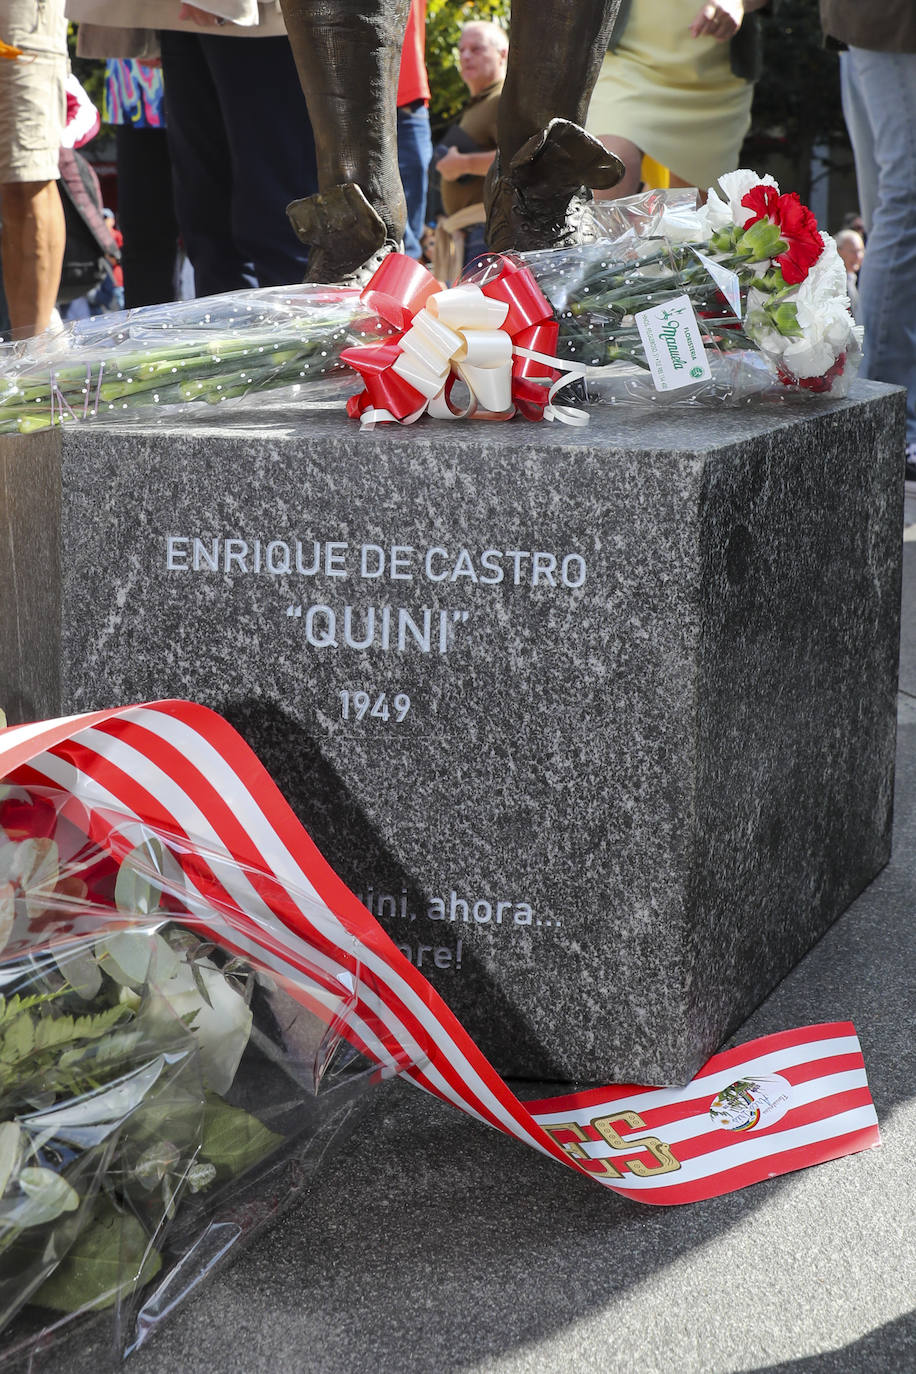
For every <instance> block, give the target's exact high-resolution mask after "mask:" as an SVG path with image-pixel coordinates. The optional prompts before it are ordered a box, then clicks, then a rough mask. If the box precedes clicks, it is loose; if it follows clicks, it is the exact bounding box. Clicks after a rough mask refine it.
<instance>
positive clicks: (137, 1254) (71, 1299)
mask: <svg viewBox="0 0 916 1374" xmlns="http://www.w3.org/2000/svg"><path fill="white" fill-rule="evenodd" d="M161 1268H162V1256H161V1255H160V1254H159V1252H158V1251H157V1250H154V1249H153V1248H152V1246H151V1245H150V1243H149V1240H148V1237H147V1235H146V1232H145V1231H144V1229H143V1227H142V1226H141V1224H140V1222H139V1221H138V1220H137V1218H136V1217H135V1216H133V1215H132V1214H131V1213H129V1212H125V1213H121V1212H119V1211H118V1210H117V1208H116V1207H115V1206H114V1204H113V1203H112V1202H110V1201H109V1199H108V1198H102V1199H100V1201H99V1203H98V1204H97V1207H96V1212H95V1215H94V1217H93V1219H92V1221H91V1222H90V1223H89V1225H88V1226H87V1227H86V1229H85V1230H84V1231H83V1232H82V1233H81V1234H80V1235H79V1236H78V1237H77V1238H76V1240H75V1241H74V1243H73V1245H72V1246H71V1247H70V1249H69V1250H68V1252H67V1254H66V1256H65V1258H64V1259H63V1260H62V1261H61V1263H60V1264H59V1265H58V1266H57V1268H56V1269H55V1270H54V1273H53V1274H52V1275H51V1276H50V1278H48V1279H46V1280H45V1282H44V1283H43V1284H42V1286H41V1287H40V1288H39V1289H38V1291H37V1292H36V1293H34V1294H33V1295H32V1298H31V1299H30V1301H31V1302H32V1303H34V1304H35V1305H36V1306H38V1307H50V1308H53V1309H54V1311H56V1312H79V1311H82V1310H83V1309H86V1310H89V1309H96V1310H99V1309H102V1308H105V1307H111V1306H112V1305H113V1304H114V1303H115V1302H116V1301H117V1299H118V1298H119V1297H120V1296H121V1295H122V1294H126V1293H130V1292H132V1291H133V1289H134V1288H135V1287H138V1286H142V1285H143V1284H145V1283H149V1281H150V1279H152V1278H155V1276H156V1275H157V1274H158V1273H159V1270H160V1269H161Z"/></svg>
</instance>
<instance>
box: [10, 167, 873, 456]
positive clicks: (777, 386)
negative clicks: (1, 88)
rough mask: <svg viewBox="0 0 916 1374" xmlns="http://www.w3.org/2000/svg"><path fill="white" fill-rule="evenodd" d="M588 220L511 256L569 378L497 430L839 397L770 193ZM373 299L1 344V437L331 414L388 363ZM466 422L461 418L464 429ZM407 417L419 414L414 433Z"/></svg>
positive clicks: (742, 191)
mask: <svg viewBox="0 0 916 1374" xmlns="http://www.w3.org/2000/svg"><path fill="white" fill-rule="evenodd" d="M591 216H592V228H593V231H594V235H595V238H594V241H593V242H591V243H588V244H584V245H578V246H575V247H571V248H559V249H548V250H545V251H543V252H537V253H523V254H513V255H510V256H511V260H512V262H513V263H516V264H517V263H521V264H523V265H524V266H525V267H526V268H528V269H529V271H530V272H531V274H532V276H533V277H534V279H535V281H536V283H537V286H538V287H539V288H540V291H541V292H542V293H543V296H544V297H545V298H546V301H547V302H548V303H549V307H550V308H552V310H553V312H554V316H555V319H556V322H557V324H558V326H559V328H558V333H557V338H556V344H555V356H556V360H557V364H558V367H559V368H560V370H561V371H562V370H563V369H565V374H564V376H560V375H559V373H558V371H557V370H556V369H552V368H551V367H550V366H549V362H550V360H549V359H545V358H544V357H543V355H542V356H541V357H540V358H539V359H528V361H527V362H526V364H525V366H524V367H523V369H522V372H523V374H524V375H525V377H526V379H527V381H528V383H529V385H528V389H527V400H528V405H527V407H521V406H517V407H515V406H510V407H509V408H508V409H507V410H506V411H505V412H504V413H503V417H504V418H509V417H510V416H511V415H512V414H513V413H514V410H515V409H516V408H518V409H523V410H524V413H525V414H527V415H528V416H529V418H537V417H539V416H540V415H541V414H544V413H546V414H547V415H548V417H550V418H557V419H563V418H564V413H563V409H562V406H561V407H559V408H558V409H556V410H554V409H548V408H547V407H548V391H550V389H551V388H553V390H552V391H551V393H550V394H551V396H553V395H555V394H556V395H558V397H559V399H560V400H561V401H562V400H564V399H566V398H567V396H568V394H569V393H568V392H567V391H566V390H565V389H566V387H568V384H569V382H573V383H579V384H580V394H581V384H584V385H585V387H586V394H587V397H588V398H589V399H590V400H601V401H609V402H617V403H619V402H627V403H638V404H643V405H645V404H656V403H664V404H685V403H687V404H712V405H723V404H741V403H744V402H746V401H748V400H749V399H751V398H755V397H764V398H766V399H767V400H771V399H774V398H780V397H790V396H792V397H796V398H798V397H800V396H805V395H812V394H829V395H831V396H834V397H837V396H842V395H845V394H846V392H847V391H848V389H849V386H850V384H851V383H852V381H853V379H854V377H855V375H856V372H857V370H858V367H859V363H860V359H861V329H859V327H858V326H856V325H855V323H854V321H853V319H852V316H851V314H850V310H849V301H848V298H847V295H846V273H845V267H844V265H843V263H842V260H841V259H840V257H839V254H838V253H837V250H836V244H835V243H834V240H833V239H832V238H831V237H830V236H829V235H828V234H824V233H822V232H821V231H820V230H819V229H818V227H817V224H816V222H815V220H814V216H813V215H812V214H811V212H810V210H808V209H807V207H806V206H804V205H802V204H801V203H800V202H799V200H798V197H797V196H796V195H794V194H787V195H783V194H781V193H780V191H779V188H778V186H777V185H776V183H775V182H774V181H773V178H772V177H769V176H762V177H761V176H759V175H758V174H757V173H755V172H752V171H746V170H741V171H736V172H730V173H727V174H726V175H725V176H723V177H721V178H720V181H719V183H718V185H717V187H713V188H710V190H709V192H708V194H707V199H706V202H705V204H704V205H703V206H702V207H699V208H698V207H697V195H696V192H695V191H693V190H689V189H688V190H674V191H650V192H646V193H644V194H641V195H638V196H633V197H630V198H628V199H625V200H619V201H609V202H603V203H596V204H595V205H594V206H593V207H592V210H591ZM502 262H503V260H502V259H500V258H499V257H497V256H496V255H484V257H483V258H481V259H478V260H477V261H476V262H475V263H474V264H472V265H471V267H470V268H469V269H468V271H467V272H466V273H465V276H464V277H463V278H462V282H463V283H472V284H478V285H480V284H484V285H485V284H486V283H487V281H489V280H492V278H493V276H494V274H498V273H499V271H500V270H501V263H502ZM383 270H387V269H385V264H384V263H383ZM371 289H372V284H371V283H370V285H369V288H368V289H367V292H366V293H363V294H362V295H361V293H360V292H359V291H358V290H356V289H355V288H347V287H342V286H300V287H294V286H291V287H270V288H266V289H262V290H253V291H240V292H230V293H227V294H225V295H222V296H211V297H207V298H203V299H201V300H197V301H183V302H176V303H174V304H171V305H160V306H150V307H145V308H141V309H137V310H133V311H129V312H126V313H122V314H120V315H108V316H102V317H97V318H95V319H91V320H88V321H79V322H77V323H75V324H72V325H69V326H68V327H67V328H66V329H65V330H64V332H63V333H62V334H58V335H51V334H49V333H46V334H43V335H40V336H38V338H36V339H34V340H29V341H27V342H26V343H22V344H14V345H9V346H7V347H6V349H5V350H4V352H5V357H4V356H2V355H0V434H2V433H30V432H32V431H35V430H41V429H47V428H48V427H49V426H52V425H66V424H72V423H91V424H99V423H104V422H105V421H116V422H117V423H118V424H122V425H123V424H125V423H128V424H134V423H135V424H138V425H142V426H144V427H148V426H150V425H157V424H162V423H172V422H173V421H174V419H175V417H176V416H178V415H181V416H182V417H191V416H193V415H198V416H203V417H205V418H206V417H209V416H210V415H212V413H213V407H215V406H217V405H219V406H228V407H231V408H236V407H241V408H247V409H251V408H255V409H256V408H257V407H259V406H261V405H262V404H263V403H264V398H269V399H270V400H271V401H273V402H274V403H278V404H293V405H322V406H331V407H340V408H343V407H344V406H345V405H346V403H347V400H348V398H352V396H353V390H354V384H355V382H356V380H357V379H356V373H355V372H354V371H353V370H351V368H350V367H348V366H347V365H346V363H345V362H344V361H343V360H342V359H341V354H342V353H344V351H345V350H347V351H348V352H349V355H350V358H351V360H352V354H353V350H354V349H358V348H360V347H366V348H371V347H372V346H373V345H377V344H385V343H386V341H387V342H391V343H393V344H395V345H396V347H395V349H394V351H395V353H396V352H397V347H399V346H400V339H401V337H402V333H403V325H402V327H401V329H398V328H396V327H395V326H394V324H393V323H392V322H391V316H390V314H389V317H388V322H386V319H385V318H382V317H381V316H380V315H379V314H378V313H376V310H375V309H374V308H373V306H372V304H371V299H372V298H371ZM685 298H686V300H687V302H688V303H689V304H688V306H687V309H686V311H685V309H684V305H683V302H684V299H685ZM669 306H670V307H671V309H672V310H676V309H679V310H680V322H683V319H684V316H685V315H686V314H687V313H689V315H690V317H691V319H693V320H694V321H695V324H694V325H691V330H694V329H695V330H696V331H697V332H696V334H695V338H696V339H697V340H698V354H699V356H698V357H692V358H691V359H690V360H689V363H688V364H687V366H686V367H684V370H683V371H682V372H681V373H680V375H678V376H677V377H676V378H675V379H674V381H673V382H672V381H671V379H670V378H669V381H668V384H666V385H662V384H661V383H660V380H659V376H658V375H657V371H653V366H652V362H651V360H650V358H649V357H648V355H647V350H646V345H645V341H644V332H645V331H641V325H640V320H641V319H642V321H643V324H645V322H646V320H647V318H648V312H653V311H654V312H656V313H657V312H659V311H661V312H664V311H665V310H666V309H667V308H668V307H669ZM661 328H664V326H661ZM392 336H394V338H392ZM515 342H516V341H515V340H513V353H516V354H517V351H518V350H517V349H516V348H515V347H514V345H515ZM661 351H662V352H663V353H664V351H665V349H664V347H662V350H661ZM684 361H685V360H684V358H683V357H680V358H679V359H678V364H677V365H678V366H681V365H682V364H683V363H684ZM516 362H517V358H516ZM698 363H699V364H701V365H700V366H693V365H691V364H698ZM373 365H374V364H373ZM395 370H396V369H395ZM454 370H455V371H456V373H459V372H460V368H456V369H454ZM517 371H518V369H517V368H514V373H515V372H517ZM700 374H702V375H700ZM564 377H565V379H564ZM452 380H454V379H452ZM532 386H533V387H534V392H535V395H536V394H537V392H538V388H539V386H540V387H541V388H542V390H543V397H544V404H543V405H539V404H537V403H535V404H534V405H533V406H532V405H531V394H532V393H531V387H532ZM513 394H514V393H513ZM417 400H418V402H420V403H422V400H423V398H422V396H418V397H417ZM477 410H478V411H479V413H481V414H482V413H484V411H485V407H483V406H478V407H477ZM473 411H474V406H473V404H472V406H471V407H470V410H464V411H462V412H461V413H473ZM421 413H422V404H420V406H419V407H418V408H417V410H416V413H415V414H412V415H411V417H410V418H411V419H416V418H418V416H419V414H421ZM439 413H442V414H444V415H447V414H448V409H445V410H444V411H440V412H439ZM387 418H389V419H390V418H395V417H391V416H388V417H387ZM397 418H403V417H400V416H399V417H397ZM567 418H568V413H567ZM577 422H581V417H578V419H577Z"/></svg>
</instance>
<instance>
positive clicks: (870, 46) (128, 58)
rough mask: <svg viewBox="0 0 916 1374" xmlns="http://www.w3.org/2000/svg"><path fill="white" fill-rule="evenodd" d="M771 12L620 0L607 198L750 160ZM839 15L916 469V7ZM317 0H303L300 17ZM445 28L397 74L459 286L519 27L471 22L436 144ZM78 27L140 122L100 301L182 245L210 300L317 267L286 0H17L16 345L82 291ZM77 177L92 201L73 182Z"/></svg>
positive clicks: (0, 117)
mask: <svg viewBox="0 0 916 1374" xmlns="http://www.w3.org/2000/svg"><path fill="white" fill-rule="evenodd" d="M767 3H768V0H706V3H704V4H702V5H701V6H700V7H699V8H698V7H697V0H620V4H619V7H616V9H615V15H614V21H613V26H612V28H611V30H610V41H609V44H608V51H607V55H606V57H605V60H604V64H603V66H602V68H601V71H600V74H599V76H598V80H597V84H596V85H595V88H594V91H593V94H592V100H591V106H590V109H589V116H588V128H589V130H590V132H591V133H593V134H594V135H595V136H596V137H597V138H598V139H600V141H601V143H602V144H603V145H604V147H605V148H606V149H607V150H608V153H609V154H613V155H614V156H615V157H616V158H619V159H620V164H619V165H620V167H621V175H620V178H619V180H618V182H617V185H616V186H612V187H610V188H609V189H606V190H603V191H599V192H598V193H597V194H598V195H601V196H607V197H617V196H624V195H630V194H633V193H634V192H635V191H636V190H637V189H638V187H639V184H640V178H641V176H642V169H643V166H644V159H646V158H648V159H651V160H652V162H653V163H655V164H659V165H660V166H661V167H662V168H664V169H666V175H667V181H668V184H669V185H671V186H698V187H704V186H708V185H710V184H712V183H713V182H714V181H715V179H716V178H717V176H718V175H719V174H720V173H721V172H724V171H727V170H730V169H731V168H732V167H734V166H736V165H737V163H738V156H739V153H740V148H741V144H742V141H743V139H744V137H745V134H746V133H747V129H748V126H749V123H750V112H751V102H752V98H753V90H754V83H755V82H756V81H757V80H758V79H759V78H760V75H761V68H762V64H761V39H760V26H759V14H758V12H759V11H761V10H763V9H764V8H765V6H766V5H767ZM211 5H212V8H211V7H210V6H211ZM820 7H821V18H822V26H823V31H824V35H825V39H826V40H827V42H828V43H829V44H833V45H835V46H837V47H840V48H842V52H841V55H840V65H841V73H842V89H843V103H844V112H845V115H846V120H847V125H848V129H849V135H850V141H851V143H852V147H853V151H854V156H855V163H856V175H857V181H858V188H859V205H860V222H858V223H857V224H855V225H853V224H849V225H844V226H843V228H842V229H841V231H840V232H839V234H838V237H837V243H838V248H839V250H840V253H841V255H842V256H843V259H844V261H845V263H846V266H847V280H848V285H849V296H850V301H851V303H852V308H853V311H854V313H855V315H856V318H857V319H858V320H860V321H861V322H862V323H863V325H864V328H865V363H864V372H865V375H866V376H869V377H874V378H877V379H879V380H884V381H890V382H897V383H899V384H900V385H902V386H905V387H906V388H907V393H908V402H907V445H908V447H907V475H908V477H913V478H914V479H916V326H914V325H913V323H912V320H913V317H914V312H913V311H912V310H911V309H910V308H909V301H910V297H911V296H912V295H913V292H914V291H916V235H914V232H913V230H912V221H913V207H914V204H916V157H914V154H913V140H912V129H913V128H914V127H916V11H914V8H913V6H912V4H911V3H908V0H887V3H886V4H883V5H882V6H863V5H861V4H860V3H857V0H820ZM294 13H295V9H294V7H293V6H290V5H289V4H288V5H287V17H288V18H289V16H290V15H293V14H294ZM425 18H426V0H411V3H410V11H409V16H408V21H407V30H406V34H405V37H404V43H403V49H402V54H401V65H400V75H399V80H398V86H397V153H398V159H397V161H398V169H399V172H400V179H401V186H402V189H403V193H404V197H405V199H406V204H407V225H406V229H405V234H404V249H405V251H406V252H407V253H409V254H411V255H412V256H414V257H417V258H419V257H424V258H426V259H427V260H428V261H429V262H430V263H431V265H432V268H433V271H434V273H435V274H436V275H437V276H438V277H439V278H440V280H443V281H448V282H451V281H454V280H456V279H457V278H458V276H459V275H460V273H461V271H462V270H463V268H464V267H465V266H466V265H467V264H468V263H469V262H470V261H472V260H473V259H474V258H475V257H476V256H477V255H479V254H480V253H481V252H483V251H485V250H486V247H487V241H486V219H487V214H486V210H485V182H486V177H487V173H488V172H489V171H490V169H491V167H492V164H493V162H494V159H495V158H496V157H497V148H498V146H499V105H500V93H501V91H502V88H503V82H504V80H505V78H506V70H507V58H508V49H509V39H508V35H507V34H506V32H505V31H504V30H503V29H502V28H501V27H500V26H499V25H498V24H495V23H492V22H485V21H480V20H473V19H472V20H471V21H469V22H467V23H465V24H464V26H463V28H462V31H461V36H460V41H459V44H458V50H457V60H458V67H459V71H460V74H461V78H462V80H463V82H464V84H465V86H466V88H467V99H466V102H465V104H464V106H463V108H462V109H461V111H460V113H459V115H458V116H457V118H456V119H455V121H454V123H453V124H452V125H451V126H450V127H449V128H447V129H446V130H445V131H444V132H442V133H441V134H440V135H439V138H438V142H437V144H436V146H435V148H434V147H433V142H432V136H431V131H430V120H429V102H430V88H429V82H428V77H427V72H426V68H425V63H424V34H425ZM68 20H71V21H73V22H75V23H76V24H77V25H78V43H79V48H78V51H79V53H80V54H81V55H82V56H85V57H95V58H98V59H102V60H104V61H105V63H106V75H105V97H104V102H103V109H102V115H103V117H104V119H105V121H106V123H109V124H111V125H114V126H115V129H116V150H117V171H118V216H119V226H120V227H119V233H118V236H117V237H119V238H120V237H123V243H122V245H121V246H120V250H119V248H118V247H117V246H116V247H115V248H114V251H113V252H111V251H109V250H110V242H109V240H104V252H103V255H102V256H103V257H105V256H107V257H108V259H109V260H110V263H111V272H110V276H111V280H112V282H113V283H114V288H116V289H112V290H110V291H109V292H108V295H107V297H105V299H104V301H103V302H102V304H100V303H99V301H100V299H101V298H100V297H98V293H97V298H96V300H95V301H94V302H91V304H92V308H96V306H98V308H103V304H108V305H112V304H113V305H115V306H117V305H120V304H121V303H122V300H123V303H124V304H125V305H126V306H128V307H133V306H137V305H144V304H154V303H159V302H162V301H166V300H169V299H172V298H174V296H175V294H176V292H177V291H178V290H179V285H178V265H179V262H180V257H179V245H180V246H181V250H182V251H183V253H184V254H185V255H186V256H187V258H188V259H189V261H190V264H191V266H192V267H193V281H194V290H195V291H196V293H197V294H198V295H208V294H212V293H217V292H223V291H230V290H234V289H237V288H240V287H245V286H254V285H261V286H264V285H274V284H280V283H288V282H293V281H297V280H301V279H302V277H303V274H304V272H305V271H306V269H307V267H308V263H309V248H308V246H307V244H305V243H303V242H302V241H301V238H300V237H299V236H298V235H297V233H296V232H295V228H294V226H295V215H294V214H293V213H292V208H294V206H295V205H296V204H298V205H307V204H310V203H311V200H313V199H315V198H316V192H317V189H318V184H319V165H320V159H321V158H322V157H325V158H326V157H327V156H328V153H327V149H326V147H325V141H326V140H322V138H321V137H319V140H318V142H319V149H318V150H317V151H316V141H315V139H314V137H313V134H312V123H311V122H310V118H309V110H308V107H307V105H306V100H305V97H304V95H303V90H302V85H301V84H300V78H302V80H303V81H304V80H305V77H306V73H305V72H304V71H303V70H302V69H301V68H302V58H301V55H300V70H299V71H298V72H297V67H296V62H295V61H294V58H293V52H292V50H291V47H290V43H289V40H288V37H287V33H286V28H285V26H284V15H283V13H282V12H281V8H280V4H279V3H278V0H208V3H207V4H206V5H192V4H187V3H183V0H0V39H2V40H3V41H4V42H5V43H6V44H8V45H10V47H9V49H8V52H7V55H8V57H10V59H11V60H6V61H0V215H2V261H3V282H4V287H5V292H6V301H7V308H8V312H9V324H10V328H11V333H12V337H14V338H20V337H27V336H29V335H31V334H34V333H36V332H39V331H41V330H43V329H45V328H46V327H47V326H48V324H49V322H50V321H51V320H52V318H53V312H54V308H55V302H56V301H57V300H58V294H59V291H60V265H61V262H62V260H63V255H64V247H65V242H66V239H67V221H66V220H65V215H64V209H63V206H62V201H61V196H60V194H59V192H58V179H59V176H60V175H61V157H60V150H61V148H62V147H64V146H66V144H67V136H66V132H65V130H66V127H67V123H68V117H67V81H68V70H69V67H68V51H67V22H68ZM329 51H330V50H329ZM309 76H310V79H312V80H313V84H314V73H309ZM337 79H340V78H339V77H338V78H337ZM343 79H344V80H345V79H346V75H345V76H344V78H343ZM322 90H323V91H324V95H325V99H324V100H323V101H322V103H321V106H320V119H319V124H321V123H322V121H326V120H327V119H333V117H334V108H333V107H334V102H335V100H339V99H340V98H341V97H340V94H339V90H338V88H337V87H336V86H335V85H334V83H333V82H332V81H329V82H327V83H325V85H324V86H323V87H322ZM268 91H269V92H270V99H269V100H267V99H265V92H268ZM325 105H327V106H328V108H327V109H325ZM315 111H316V106H315V103H314V100H313V105H312V112H313V115H315ZM72 114H73V112H72V110H71V123H72ZM319 133H321V130H320V129H319ZM71 146H72V144H71ZM77 146H78V144H77ZM338 155H339V151H338ZM345 160H346V159H345ZM65 190H66V196H67V197H71V190H70V187H69V182H67V180H66V178H65ZM90 199H91V197H90ZM317 199H320V197H317ZM288 207H291V215H290V217H288V216H287V208H288ZM83 218H84V219H85V218H86V217H85V215H84V216H83ZM290 218H292V220H293V223H291V222H290ZM111 229H112V226H111V225H109V226H108V231H109V234H110V232H111ZM98 237H99V239H100V242H101V241H102V240H103V237H104V236H103V235H102V234H101V233H100V234H99V235H98ZM866 238H867V241H868V246H867V250H866ZM119 260H120V261H119ZM313 268H314V263H313ZM122 274H123V292H121V293H120V294H119V292H120V283H121V275H122ZM313 276H314V273H313Z"/></svg>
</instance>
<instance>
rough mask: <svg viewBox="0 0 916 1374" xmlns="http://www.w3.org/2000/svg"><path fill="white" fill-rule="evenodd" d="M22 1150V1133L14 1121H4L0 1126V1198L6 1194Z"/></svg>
mask: <svg viewBox="0 0 916 1374" xmlns="http://www.w3.org/2000/svg"><path fill="white" fill-rule="evenodd" d="M21 1148H22V1131H21V1130H20V1128H19V1126H18V1124H17V1123H16V1122H15V1121H4V1122H3V1125H2V1126H0V1197H2V1196H3V1194H4V1193H5V1192H6V1189H7V1185H8V1184H9V1181H10V1178H11V1177H12V1175H13V1173H14V1172H15V1170H16V1166H17V1165H18V1163H19V1155H20V1152H21Z"/></svg>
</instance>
